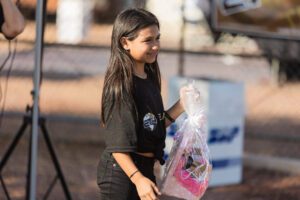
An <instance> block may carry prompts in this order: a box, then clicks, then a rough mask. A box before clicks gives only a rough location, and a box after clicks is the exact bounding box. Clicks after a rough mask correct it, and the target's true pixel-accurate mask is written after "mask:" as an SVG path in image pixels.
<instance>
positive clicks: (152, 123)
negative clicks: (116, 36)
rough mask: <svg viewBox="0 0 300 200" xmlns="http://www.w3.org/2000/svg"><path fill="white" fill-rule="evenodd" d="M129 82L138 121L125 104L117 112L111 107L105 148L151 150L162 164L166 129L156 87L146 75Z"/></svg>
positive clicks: (120, 150) (125, 150) (109, 149)
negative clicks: (131, 82) (145, 77)
mask: <svg viewBox="0 0 300 200" xmlns="http://www.w3.org/2000/svg"><path fill="white" fill-rule="evenodd" d="M133 84H134V101H135V104H136V108H137V111H138V119H137V120H136V121H137V123H138V124H136V123H135V118H134V116H133V115H132V112H131V111H130V109H129V108H128V107H127V106H126V105H125V104H124V105H122V106H121V108H120V112H119V111H118V109H116V108H115V109H113V112H112V116H111V118H110V119H109V120H108V122H107V124H106V129H105V140H106V151H108V152H141V153H145V152H152V153H154V155H155V158H156V159H158V160H159V161H160V163H161V164H163V163H164V160H163V154H164V152H163V149H164V147H165V138H166V128H165V119H164V107H163V102H162V97H161V94H160V90H159V88H158V87H157V86H156V85H155V84H154V82H153V81H152V80H151V79H150V78H147V79H141V78H138V77H136V76H134V78H133Z"/></svg>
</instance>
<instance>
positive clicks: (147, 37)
mask: <svg viewBox="0 0 300 200" xmlns="http://www.w3.org/2000/svg"><path fill="white" fill-rule="evenodd" d="M152 38H160V33H159V34H158V35H157V36H155V37H153V36H146V37H145V38H144V39H145V40H147V39H152Z"/></svg>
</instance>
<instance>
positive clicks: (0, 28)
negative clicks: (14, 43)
mask: <svg viewBox="0 0 300 200" xmlns="http://www.w3.org/2000/svg"><path fill="white" fill-rule="evenodd" d="M3 23H4V16H3V10H2V6H1V5H0V32H2V25H3Z"/></svg>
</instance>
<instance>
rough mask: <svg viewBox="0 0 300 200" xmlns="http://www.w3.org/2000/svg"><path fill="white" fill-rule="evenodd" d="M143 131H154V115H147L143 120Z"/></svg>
mask: <svg viewBox="0 0 300 200" xmlns="http://www.w3.org/2000/svg"><path fill="white" fill-rule="evenodd" d="M143 125H144V129H146V130H147V131H154V130H155V129H156V126H157V119H156V117H155V115H154V114H152V113H147V114H146V115H145V116H144V118H143Z"/></svg>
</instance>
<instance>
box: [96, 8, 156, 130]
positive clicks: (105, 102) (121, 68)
mask: <svg viewBox="0 0 300 200" xmlns="http://www.w3.org/2000/svg"><path fill="white" fill-rule="evenodd" d="M151 25H156V26H158V28H159V22H158V20H157V18H156V17H155V15H153V14H152V13H150V12H148V11H146V10H144V9H141V8H131V9H127V10H124V11H123V12H121V13H120V14H119V15H118V16H117V18H116V20H115V22H114V26H113V31H112V37H111V55H110V59H109V64H108V68H107V70H106V73H105V78H104V86H103V92H102V102H101V121H102V124H103V125H105V123H106V122H107V120H108V119H109V117H110V114H111V112H112V110H113V109H114V107H115V106H117V107H118V108H120V106H121V104H122V105H123V104H124V105H125V106H128V108H129V109H130V111H131V112H132V114H133V116H136V114H137V112H136V106H135V103H134V99H133V69H134V68H133V67H134V61H133V59H132V57H131V56H130V54H129V52H127V51H126V50H125V49H124V48H123V46H122V44H121V38H122V37H127V38H128V39H129V40H130V41H132V40H134V39H135V38H136V37H137V36H138V31H139V30H141V29H143V28H146V27H149V26H151ZM145 72H146V73H147V75H148V77H149V78H151V80H153V81H154V83H155V84H156V85H157V86H158V88H159V90H160V89H161V77H160V71H159V66H158V63H157V60H155V62H154V63H146V64H145Z"/></svg>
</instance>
